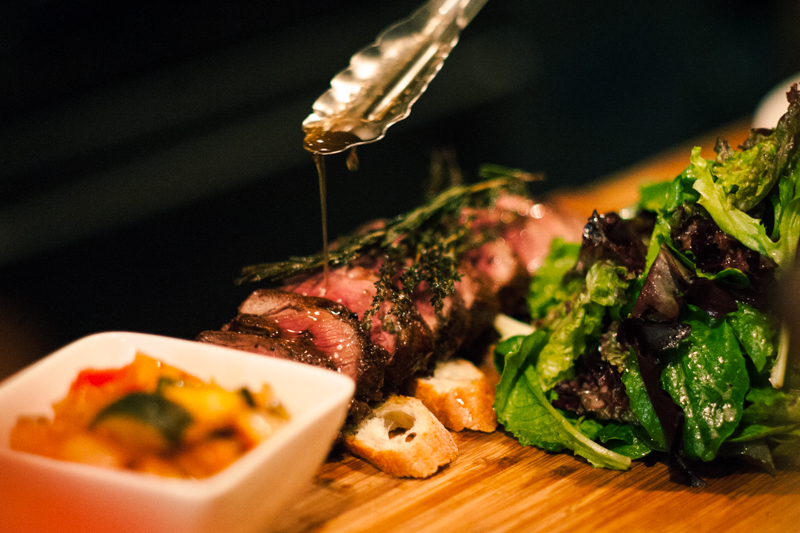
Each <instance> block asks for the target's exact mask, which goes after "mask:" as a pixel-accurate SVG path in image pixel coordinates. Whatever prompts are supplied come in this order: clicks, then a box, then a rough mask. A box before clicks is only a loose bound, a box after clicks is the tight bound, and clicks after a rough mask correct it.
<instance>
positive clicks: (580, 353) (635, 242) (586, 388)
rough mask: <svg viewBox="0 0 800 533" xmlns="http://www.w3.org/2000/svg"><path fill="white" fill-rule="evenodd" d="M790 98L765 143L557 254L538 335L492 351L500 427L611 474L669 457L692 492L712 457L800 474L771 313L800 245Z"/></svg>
mask: <svg viewBox="0 0 800 533" xmlns="http://www.w3.org/2000/svg"><path fill="white" fill-rule="evenodd" d="M787 97H788V100H789V110H788V112H787V113H786V115H784V116H783V117H782V118H781V120H780V122H779V123H778V125H777V126H776V128H775V129H774V130H754V131H752V132H751V134H750V137H749V138H748V139H747V141H746V142H745V143H744V144H743V145H742V146H741V147H740V150H735V149H733V148H731V146H730V145H729V144H728V143H727V142H724V141H720V142H718V143H717V147H716V151H717V158H716V160H711V161H707V160H705V159H703V158H702V157H701V156H700V149H699V148H695V149H694V150H693V151H692V153H691V157H690V162H689V165H688V166H687V167H686V169H685V170H684V171H683V172H682V173H681V174H680V175H679V176H678V177H676V178H675V179H674V180H673V181H671V182H668V183H660V184H656V185H652V186H648V187H645V188H643V190H642V196H641V201H640V203H639V205H638V215H637V216H636V217H635V218H632V219H627V220H626V219H622V218H620V217H619V216H617V215H616V214H613V213H611V214H606V215H598V214H597V213H594V215H593V216H592V217H591V218H590V219H589V222H588V224H587V225H586V228H585V230H584V237H583V243H582V245H580V246H578V245H571V244H566V243H563V242H559V241H556V242H554V243H553V246H552V250H551V254H550V256H549V258H548V260H547V261H546V262H545V265H544V266H543V267H542V268H541V269H540V271H539V274H538V275H537V276H536V277H535V278H534V279H533V281H532V285H531V293H530V296H529V299H528V304H529V308H530V313H531V316H532V318H533V326H534V328H535V330H534V332H533V334H531V335H530V336H528V337H512V338H510V339H508V340H506V341H505V342H503V343H501V344H500V345H498V346H497V348H496V351H495V363H496V365H497V367H498V369H499V370H500V371H501V372H502V377H501V381H500V384H499V386H498V388H497V397H496V402H495V409H496V411H497V414H498V420H499V421H500V422H501V423H503V424H504V425H505V427H506V429H507V430H508V431H510V432H511V433H513V434H514V435H515V436H516V437H517V438H518V439H519V441H520V442H521V443H522V444H524V445H535V446H538V447H540V448H543V449H545V450H549V451H572V452H573V453H575V454H576V455H580V456H583V457H584V458H586V459H587V460H588V461H589V462H590V463H591V464H592V465H594V466H598V467H608V468H616V469H626V468H628V466H629V464H630V460H631V459H637V458H641V457H643V456H645V455H648V454H652V453H663V454H666V457H667V458H668V461H669V464H670V471H671V474H672V476H673V478H674V479H675V480H677V481H681V482H684V483H688V484H691V485H695V486H698V485H702V484H703V481H702V480H701V479H700V478H699V477H698V476H697V475H696V473H695V469H694V468H693V464H694V463H695V462H700V461H704V462H708V461H712V460H714V459H715V458H718V457H732V456H742V457H745V458H748V459H750V460H752V461H755V462H756V463H758V464H760V465H762V466H764V467H765V468H766V469H767V470H772V469H773V468H774V466H775V463H776V462H779V461H782V462H789V463H792V464H800V372H798V371H797V367H796V366H795V367H793V366H792V365H791V364H787V358H788V353H789V350H788V346H789V333H788V330H787V328H785V327H782V326H781V324H780V322H779V319H778V318H777V317H776V316H775V315H774V314H773V312H772V310H771V309H772V308H771V306H770V301H769V297H770V295H771V294H773V290H774V286H775V285H776V283H778V282H779V280H780V279H781V277H782V276H783V275H784V273H787V272H789V271H790V269H791V267H792V266H793V264H794V262H795V256H796V254H797V245H798V240H800V150H799V149H798V148H800V91H798V88H797V86H796V85H795V86H794V87H793V88H792V89H791V90H790V91H789V93H788V94H787ZM567 265H571V266H567ZM795 342H800V339H795ZM620 384H621V385H620ZM620 391H623V393H621V392H620ZM587 441H588V443H587ZM589 443H591V444H589Z"/></svg>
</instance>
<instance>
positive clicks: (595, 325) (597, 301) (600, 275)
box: [536, 262, 628, 390]
mask: <svg viewBox="0 0 800 533" xmlns="http://www.w3.org/2000/svg"><path fill="white" fill-rule="evenodd" d="M624 272H625V269H624V268H621V267H617V266H615V265H613V264H611V263H608V262H597V263H595V264H593V265H592V266H591V268H590V269H589V272H588V273H587V275H586V287H585V289H584V291H583V292H582V293H580V294H579V295H578V297H577V298H575V299H574V300H572V301H570V302H569V306H568V310H567V311H566V312H565V314H564V315H563V316H562V317H561V318H559V319H558V320H556V321H555V322H554V323H553V324H550V325H549V330H550V332H551V333H550V338H549V340H548V342H547V344H546V345H545V346H544V347H543V348H542V351H541V353H540V354H539V356H538V358H537V361H536V372H537V373H538V375H539V377H540V378H541V380H542V386H543V388H544V389H545V390H549V389H551V388H552V387H553V386H554V385H555V384H556V383H558V382H559V381H561V380H563V379H568V378H572V377H574V372H573V370H574V369H573V367H574V363H575V360H576V359H577V358H578V356H580V355H581V354H583V353H584V352H585V351H586V344H587V339H598V338H599V337H600V334H601V326H602V325H603V317H604V316H605V314H606V310H607V308H608V307H617V308H618V307H619V306H620V305H621V303H622V302H624V301H625V289H626V288H627V286H628V281H627V280H625V279H624V278H623V277H622V276H621V274H624ZM617 314H618V313H617Z"/></svg>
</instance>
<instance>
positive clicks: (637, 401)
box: [620, 348, 667, 451]
mask: <svg viewBox="0 0 800 533" xmlns="http://www.w3.org/2000/svg"><path fill="white" fill-rule="evenodd" d="M620 377H621V379H622V383H623V384H624V385H625V393H626V394H627V395H628V400H629V402H630V408H631V411H633V414H635V415H636V417H637V418H638V419H639V422H640V423H641V424H642V427H643V428H644V430H645V431H646V432H647V433H648V435H649V436H650V438H651V439H652V441H653V443H654V444H653V447H655V448H657V449H658V450H661V451H667V438H666V436H665V435H664V429H663V428H662V427H661V422H660V421H659V420H658V415H656V411H655V409H654V408H653V402H652V401H651V400H650V396H649V395H648V394H647V388H646V387H645V384H644V380H642V374H641V373H640V372H639V362H638V360H637V359H636V354H635V353H634V352H633V348H631V352H630V354H629V356H628V358H627V359H626V361H625V370H624V371H623V372H622V374H621V376H620Z"/></svg>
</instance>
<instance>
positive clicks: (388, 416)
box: [343, 395, 458, 478]
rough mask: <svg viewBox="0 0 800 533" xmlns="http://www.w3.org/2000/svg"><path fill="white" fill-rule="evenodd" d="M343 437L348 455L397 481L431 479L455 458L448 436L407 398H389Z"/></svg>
mask: <svg viewBox="0 0 800 533" xmlns="http://www.w3.org/2000/svg"><path fill="white" fill-rule="evenodd" d="M343 435H344V443H345V446H347V448H348V450H350V452H351V453H353V454H354V455H357V456H359V457H361V458H363V459H366V460H367V461H369V462H370V463H372V464H373V465H375V466H376V467H377V468H379V469H381V470H383V471H384V472H386V473H388V474H392V475H395V476H399V477H416V478H425V477H428V476H431V475H433V474H435V473H436V471H437V470H439V468H440V467H442V466H444V465H447V464H449V463H451V462H452V461H453V460H455V458H456V456H457V455H458V448H457V447H456V443H455V441H454V440H453V437H452V435H450V432H448V431H447V429H445V427H444V426H443V425H442V423H441V422H439V421H438V420H437V419H436V417H434V416H433V414H431V412H430V411H429V410H428V409H427V408H426V407H425V406H424V405H423V404H422V402H421V401H420V400H418V399H416V398H411V397H408V396H397V395H393V396H390V397H389V398H387V399H386V400H385V401H384V402H383V403H381V404H379V405H378V406H376V407H375V408H374V409H373V410H372V413H371V414H370V415H369V416H368V417H367V418H366V419H364V420H362V421H361V422H360V423H359V424H358V425H357V426H355V427H346V428H345V429H344V431H343Z"/></svg>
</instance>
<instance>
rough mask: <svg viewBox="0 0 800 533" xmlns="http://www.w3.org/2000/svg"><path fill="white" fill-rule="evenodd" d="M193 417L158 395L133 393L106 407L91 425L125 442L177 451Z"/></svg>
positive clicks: (180, 407)
mask: <svg viewBox="0 0 800 533" xmlns="http://www.w3.org/2000/svg"><path fill="white" fill-rule="evenodd" d="M192 421H193V419H192V415H191V414H189V412H188V411H187V410H186V409H185V408H183V407H182V406H180V405H178V404H177V403H175V402H173V401H171V400H168V399H167V398H164V397H163V396H161V395H159V394H153V393H147V392H132V393H130V394H126V395H125V396H123V397H122V398H120V399H119V400H117V401H115V402H113V403H111V404H109V405H107V406H106V407H105V408H103V409H102V410H101V411H100V412H99V413H97V416H95V418H94V420H93V421H92V423H91V426H90V427H91V428H92V429H101V428H102V429H103V430H104V431H106V432H109V433H111V434H112V435H114V436H115V437H117V438H118V439H119V440H120V441H122V442H127V443H130V444H134V445H138V446H141V447H145V448H160V449H164V448H175V447H177V446H178V445H179V444H180V442H181V438H182V436H183V432H184V430H185V429H186V428H187V427H189V425H191V424H192Z"/></svg>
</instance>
